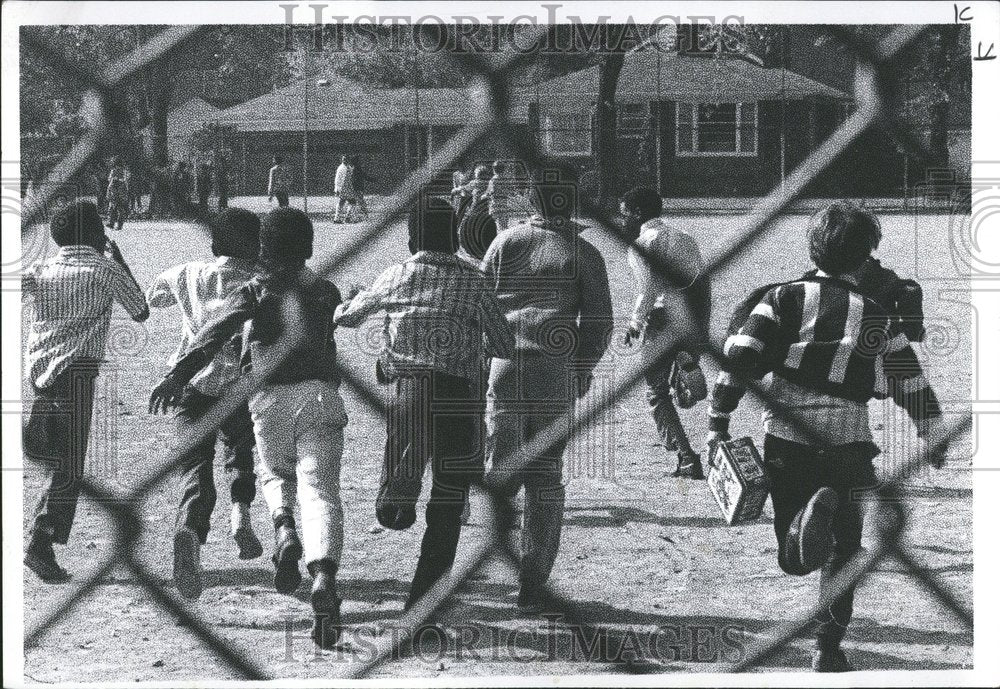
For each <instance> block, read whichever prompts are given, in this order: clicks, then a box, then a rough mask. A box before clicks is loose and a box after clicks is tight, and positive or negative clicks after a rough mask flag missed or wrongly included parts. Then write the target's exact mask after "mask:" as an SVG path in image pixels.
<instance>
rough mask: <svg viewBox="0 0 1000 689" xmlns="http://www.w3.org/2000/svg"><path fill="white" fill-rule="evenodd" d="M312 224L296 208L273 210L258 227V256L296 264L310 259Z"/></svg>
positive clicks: (307, 217)
mask: <svg viewBox="0 0 1000 689" xmlns="http://www.w3.org/2000/svg"><path fill="white" fill-rule="evenodd" d="M312 252H313V224H312V221H311V220H310V219H309V216H308V215H306V214H305V213H303V212H302V211H300V210H299V209H298V208H287V207H286V208H276V209H274V210H273V211H271V212H270V213H268V214H267V215H265V216H264V221H263V222H262V223H261V226H260V255H261V257H262V258H265V259H270V260H272V261H277V262H280V263H298V262H300V261H305V260H306V259H307V258H310V257H312Z"/></svg>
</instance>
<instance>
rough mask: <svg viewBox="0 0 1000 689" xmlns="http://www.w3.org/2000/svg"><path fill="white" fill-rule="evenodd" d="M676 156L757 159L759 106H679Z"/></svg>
mask: <svg viewBox="0 0 1000 689" xmlns="http://www.w3.org/2000/svg"><path fill="white" fill-rule="evenodd" d="M676 145H677V155H679V156H755V155H757V104H756V103H678V104H677V132H676Z"/></svg>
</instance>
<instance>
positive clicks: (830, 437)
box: [708, 203, 940, 672]
mask: <svg viewBox="0 0 1000 689" xmlns="http://www.w3.org/2000/svg"><path fill="white" fill-rule="evenodd" d="M876 232H877V222H876V221H875V218H874V217H873V216H872V215H871V214H870V213H868V212H867V211H864V210H862V209H860V208H858V207H855V206H849V205H846V204H842V203H835V204H832V205H831V206H829V207H827V208H826V209H824V210H823V211H821V212H819V213H817V214H816V215H815V216H814V217H813V218H812V220H811V221H810V227H809V253H810V257H811V258H812V261H813V263H815V265H816V268H817V271H816V273H815V275H813V276H808V275H807V276H805V277H803V278H802V279H799V280H793V281H792V282H788V283H783V284H778V285H769V286H767V287H764V288H761V289H760V290H757V291H756V292H754V293H753V294H752V295H751V297H750V298H749V299H747V300H746V301H745V302H744V304H743V305H742V306H741V308H739V309H738V310H737V314H736V316H734V319H733V323H732V324H731V326H730V333H731V334H730V336H729V338H728V339H727V340H726V343H725V347H724V353H725V356H726V360H725V367H724V370H723V371H722V372H720V373H719V377H718V380H717V382H716V384H715V389H714V391H713V394H712V406H711V411H710V412H709V428H710V433H709V436H708V444H709V446H710V447H711V446H714V444H715V443H717V442H718V441H720V440H726V439H728V438H729V416H730V414H731V413H732V412H733V411H735V409H736V407H737V405H738V404H739V402H740V400H741V399H742V397H743V394H744V392H745V390H746V385H747V383H748V382H749V381H751V380H761V379H763V378H764V376H767V375H769V379H765V380H766V383H765V389H766V390H767V392H768V393H769V394H770V396H771V397H772V399H773V400H774V403H773V404H769V405H768V407H767V408H766V409H765V412H764V432H765V436H764V463H765V468H766V471H767V475H768V478H769V479H770V482H771V501H772V504H773V506H774V532H775V535H776V536H777V540H778V564H779V565H780V566H781V568H782V570H784V571H785V572H786V573H788V574H795V575H799V576H801V575H805V574H809V573H810V572H813V571H815V570H817V569H819V568H822V569H823V573H822V576H821V578H820V591H821V595H822V592H824V591H826V590H827V589H828V587H829V586H830V583H831V581H832V580H833V578H834V577H835V576H836V575H837V573H838V572H839V571H840V570H841V569H842V568H843V567H844V565H845V564H846V563H847V562H848V561H849V560H850V559H851V558H852V557H853V556H854V555H855V553H856V552H857V551H858V549H859V548H860V547H861V532H862V519H863V515H862V512H861V507H862V505H861V503H860V500H859V497H858V493H859V492H860V491H861V490H863V489H865V488H871V487H873V486H874V485H875V483H876V479H875V473H874V469H873V466H872V460H873V459H874V458H875V457H876V456H877V455H878V454H879V452H880V450H879V448H878V446H877V445H876V444H875V442H874V439H873V436H872V430H871V427H870V425H869V420H868V404H867V403H868V401H869V400H870V399H872V398H876V399H883V398H887V397H891V398H892V399H893V401H894V402H895V403H896V404H898V405H899V406H900V407H902V408H903V409H905V410H906V411H907V413H908V414H909V416H910V417H911V418H912V419H913V421H914V423H915V424H916V426H917V434H918V436H919V437H920V438H921V439H924V438H926V437H927V436H928V433H929V432H931V431H936V430H938V429H939V424H938V423H937V422H938V419H939V416H940V411H939V409H938V403H937V398H936V397H935V395H934V391H933V390H932V389H931V387H930V385H929V384H928V382H927V379H926V377H925V376H924V373H923V371H922V369H921V366H920V363H919V361H918V360H917V357H916V354H915V353H914V351H913V349H912V348H911V346H910V341H909V339H908V338H907V337H906V334H905V333H904V332H903V331H902V330H901V329H900V327H899V323H898V321H897V320H896V319H894V318H893V317H892V315H891V314H889V313H888V312H886V311H885V309H883V308H882V306H880V305H879V304H878V303H877V302H875V301H874V300H872V299H870V298H869V297H867V296H865V295H863V294H862V293H861V292H860V291H858V288H857V284H858V278H859V276H860V274H861V272H862V271H863V270H864V269H865V264H866V262H867V261H868V257H869V253H870V251H871V247H872V245H873V235H874V233H876ZM925 442H926V441H925ZM853 605H854V587H853V586H852V587H851V588H849V589H848V590H846V591H845V592H844V593H843V594H842V595H840V596H839V597H838V598H836V599H835V600H834V602H833V604H832V605H830V607H829V608H828V609H827V610H824V611H823V612H822V613H821V614H820V615H819V617H818V618H817V620H816V621H817V623H818V629H817V632H816V649H815V651H814V654H813V661H812V666H813V669H814V670H816V671H817V672H843V671H848V670H851V669H853V668H852V667H851V665H850V663H849V662H848V660H847V657H846V656H845V655H844V652H843V651H842V650H841V649H840V643H841V640H842V639H843V638H844V634H845V632H846V630H847V625H848V623H850V621H851V614H852V610H853Z"/></svg>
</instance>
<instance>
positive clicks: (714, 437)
mask: <svg viewBox="0 0 1000 689" xmlns="http://www.w3.org/2000/svg"><path fill="white" fill-rule="evenodd" d="M727 440H729V434H728V433H723V432H722V431H709V432H708V435H706V436H705V447H706V448H707V449H708V453H707V454H708V464H709V466H715V453H716V451H717V450H718V448H719V443H724V442H726V441H727Z"/></svg>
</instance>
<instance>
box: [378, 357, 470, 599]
mask: <svg viewBox="0 0 1000 689" xmlns="http://www.w3.org/2000/svg"><path fill="white" fill-rule="evenodd" d="M394 385H395V395H393V396H392V397H391V399H390V401H389V409H388V415H387V417H386V443H385V462H384V465H383V468H382V482H381V487H380V488H379V495H378V501H377V504H376V509H377V511H378V516H379V521H381V522H382V523H386V514H387V513H388V514H392V513H394V512H395V510H397V509H399V508H402V509H404V510H406V509H408V510H413V509H414V507H415V505H416V503H417V499H418V498H419V497H420V488H421V484H422V479H423V473H424V468H425V467H426V465H427V463H428V462H430V463H431V475H432V477H433V483H432V485H431V494H430V500H429V501H428V503H427V512H426V519H427V530H426V531H425V532H424V538H423V542H422V543H421V546H420V559H419V560H418V561H417V569H416V572H415V573H414V575H413V583H412V584H411V586H410V595H409V598H408V599H407V603H406V605H407V607H409V606H410V605H412V604H413V603H415V602H416V601H417V600H418V599H419V598H420V597H421V596H422V595H424V593H426V592H427V590H428V589H429V588H431V586H433V584H434V582H435V581H437V580H438V579H439V578H440V577H441V576H442V575H443V574H445V573H446V572H447V571H448V570H449V569H450V568H451V566H452V564H453V563H454V561H455V550H456V549H457V548H458V537H459V533H460V532H461V530H462V507H463V506H464V504H465V499H466V495H467V493H468V490H469V484H470V483H472V482H474V481H476V480H479V479H481V478H482V474H483V432H482V417H483V409H484V406H485V401H484V396H483V394H482V392H479V391H477V390H476V388H477V387H478V386H476V385H474V384H473V383H470V382H469V381H467V380H465V379H464V378H459V377H457V376H453V375H449V374H447V373H443V372H441V371H421V372H414V373H411V374H408V375H407V376H405V377H401V378H398V379H397V380H396V381H395V383H394Z"/></svg>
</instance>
